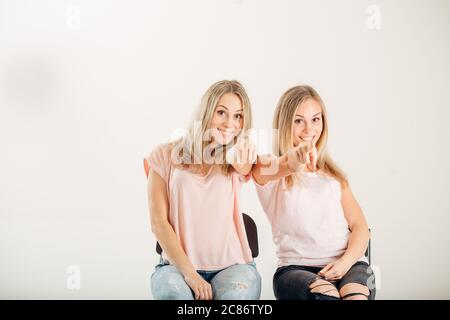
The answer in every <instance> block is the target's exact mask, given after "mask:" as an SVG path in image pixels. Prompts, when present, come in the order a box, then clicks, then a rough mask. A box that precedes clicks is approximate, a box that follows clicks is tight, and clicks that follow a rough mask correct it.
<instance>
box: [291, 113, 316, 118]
mask: <svg viewBox="0 0 450 320" xmlns="http://www.w3.org/2000/svg"><path fill="white" fill-rule="evenodd" d="M321 113H322V112H319V113H316V114H315V115H313V117H315V116H317V115H319V114H321ZM295 116H297V117H302V118H304V116H302V115H301V114H296V115H295Z"/></svg>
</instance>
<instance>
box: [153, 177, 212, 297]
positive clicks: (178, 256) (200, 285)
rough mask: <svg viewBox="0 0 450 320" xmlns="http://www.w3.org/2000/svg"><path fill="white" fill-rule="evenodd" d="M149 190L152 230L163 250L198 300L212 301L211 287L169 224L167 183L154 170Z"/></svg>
mask: <svg viewBox="0 0 450 320" xmlns="http://www.w3.org/2000/svg"><path fill="white" fill-rule="evenodd" d="M147 190H148V203H149V209H150V222H151V228H152V232H153V233H154V234H155V237H156V239H157V240H158V242H159V244H160V246H161V248H162V249H163V251H164V252H165V254H166V255H167V257H168V258H169V259H170V261H171V263H173V265H174V266H175V267H176V268H177V269H178V270H179V271H180V272H181V273H182V274H183V276H184V278H185V280H186V283H187V284H188V285H189V287H191V288H192V290H193V291H194V293H195V295H196V299H211V298H212V290H211V286H210V285H209V283H207V282H206V281H204V280H203V278H201V277H200V275H199V274H198V273H197V271H196V270H195V268H194V266H193V264H192V263H191V261H190V260H189V258H188V257H187V255H186V253H185V252H184V250H183V248H182V247H181V244H180V242H179V241H178V238H177V236H176V234H175V231H174V230H173V228H172V226H171V225H170V223H169V220H168V212H169V201H168V197H167V191H166V183H165V181H164V180H163V179H162V178H161V177H160V176H159V175H158V174H157V173H155V172H154V171H153V170H150V173H149V176H148V181H147Z"/></svg>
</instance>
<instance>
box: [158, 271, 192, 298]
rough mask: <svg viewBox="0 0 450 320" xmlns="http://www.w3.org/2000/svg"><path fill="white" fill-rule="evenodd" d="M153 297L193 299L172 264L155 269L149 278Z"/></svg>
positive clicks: (189, 290)
mask: <svg viewBox="0 0 450 320" xmlns="http://www.w3.org/2000/svg"><path fill="white" fill-rule="evenodd" d="M151 288H152V294H153V298H154V299H156V300H193V299H194V296H193V294H192V291H191V289H190V288H189V286H188V285H187V283H186V281H184V278H183V276H182V275H181V273H180V272H179V271H178V270H176V268H175V267H174V266H164V267H161V268H159V269H158V270H156V271H155V273H154V274H153V275H152V279H151Z"/></svg>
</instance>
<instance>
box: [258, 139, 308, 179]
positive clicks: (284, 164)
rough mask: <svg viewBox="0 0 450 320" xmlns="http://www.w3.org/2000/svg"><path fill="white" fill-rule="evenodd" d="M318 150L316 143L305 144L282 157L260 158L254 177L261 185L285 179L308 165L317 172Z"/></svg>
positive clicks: (265, 156)
mask: <svg viewBox="0 0 450 320" xmlns="http://www.w3.org/2000/svg"><path fill="white" fill-rule="evenodd" d="M316 163H317V149H316V147H315V141H313V142H304V143H301V144H299V145H298V146H296V147H294V148H292V149H290V150H289V151H288V152H286V154H284V155H283V156H281V157H279V158H278V157H275V156H273V155H264V156H258V158H257V161H256V165H255V167H254V169H253V177H254V178H255V181H256V182H257V183H258V184H259V185H264V184H266V183H268V182H270V181H273V180H278V179H280V178H284V177H286V176H288V175H290V174H293V173H294V172H296V171H298V170H303V168H304V167H305V166H306V165H308V166H309V167H310V169H311V170H312V171H315V170H316Z"/></svg>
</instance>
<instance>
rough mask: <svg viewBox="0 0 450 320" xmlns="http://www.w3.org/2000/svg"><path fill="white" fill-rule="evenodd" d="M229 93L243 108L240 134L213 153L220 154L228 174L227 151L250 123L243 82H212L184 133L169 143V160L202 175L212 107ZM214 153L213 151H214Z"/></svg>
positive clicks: (223, 167)
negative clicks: (235, 97)
mask: <svg viewBox="0 0 450 320" xmlns="http://www.w3.org/2000/svg"><path fill="white" fill-rule="evenodd" d="M226 93H232V94H235V95H237V96H238V97H239V99H240V100H241V103H242V109H243V125H242V129H241V130H240V132H239V134H238V135H237V136H236V137H234V139H233V140H232V141H231V142H230V143H229V144H228V145H226V146H223V149H220V150H219V151H218V152H217V153H216V154H215V155H216V158H219V157H220V160H221V162H220V164H219V166H220V169H221V172H222V173H223V174H225V175H230V174H231V172H232V171H233V167H232V166H231V165H230V164H227V163H226V161H225V158H226V151H227V150H229V149H230V148H231V147H232V146H233V145H234V144H235V143H236V141H237V139H238V138H239V137H240V136H241V135H242V134H244V133H245V132H247V130H248V129H250V128H251V125H252V113H251V107H250V99H249V98H248V95H247V92H246V91H245V89H244V87H243V85H242V84H241V83H240V82H238V81H236V80H222V81H218V82H216V83H214V84H212V85H211V86H210V87H209V89H208V90H207V91H206V92H205V94H204V95H203V97H202V99H201V101H200V105H199V107H198V109H197V111H196V112H195V114H194V118H193V119H192V121H191V124H190V126H189V129H188V131H187V133H186V134H185V135H184V136H183V137H182V138H181V139H179V140H177V141H175V142H173V143H172V145H171V146H172V152H171V160H172V162H173V163H174V164H175V165H176V166H178V167H181V168H183V169H187V170H190V171H192V172H196V173H202V174H205V173H206V172H205V170H206V167H207V166H206V165H205V161H204V150H205V147H207V145H208V141H204V135H205V132H206V131H207V129H209V127H210V125H211V121H212V118H213V115H214V111H215V108H216V106H217V104H218V102H219V100H220V98H221V97H222V96H223V95H224V94H226ZM213 153H214V151H213Z"/></svg>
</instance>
